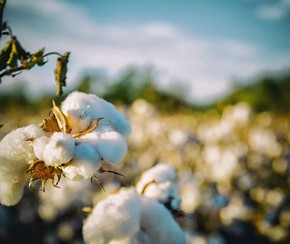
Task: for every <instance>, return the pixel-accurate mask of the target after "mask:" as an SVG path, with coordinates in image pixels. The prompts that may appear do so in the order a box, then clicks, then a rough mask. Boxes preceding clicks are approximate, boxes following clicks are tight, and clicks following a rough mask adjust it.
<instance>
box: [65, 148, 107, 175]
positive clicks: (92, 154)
mask: <svg viewBox="0 0 290 244" xmlns="http://www.w3.org/2000/svg"><path fill="white" fill-rule="evenodd" d="M101 162H102V160H101V156H100V154H99V153H98V152H97V151H96V149H95V148H93V147H92V146H91V145H89V144H79V145H77V146H76V147H75V152H74V155H73V159H72V161H71V162H70V163H69V165H68V166H66V167H65V168H63V173H64V174H65V176H66V177H67V178H69V179H71V180H82V179H87V178H90V177H92V176H93V175H94V174H95V173H96V172H97V170H98V169H99V168H100V166H101Z"/></svg>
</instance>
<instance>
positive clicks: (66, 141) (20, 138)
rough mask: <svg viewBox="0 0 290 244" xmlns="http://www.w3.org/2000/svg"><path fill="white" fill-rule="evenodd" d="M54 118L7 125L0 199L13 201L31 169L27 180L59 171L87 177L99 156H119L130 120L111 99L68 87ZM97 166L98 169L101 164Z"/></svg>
mask: <svg viewBox="0 0 290 244" xmlns="http://www.w3.org/2000/svg"><path fill="white" fill-rule="evenodd" d="M52 112H53V114H54V119H52V118H50V119H48V120H46V121H45V122H44V127H42V128H43V129H41V128H40V127H38V126H35V125H30V126H27V127H24V128H20V129H17V130H15V131H12V132H11V133H10V134H8V135H7V136H5V137H4V138H3V140H2V141H1V142H0V159H1V161H0V172H1V179H3V180H2V181H1V185H0V199H1V203H2V204H4V205H14V204H16V203H17V202H18V201H19V200H20V198H21V196H22V192H23V188H24V186H25V184H26V183H27V181H28V179H29V174H27V172H26V171H29V172H31V173H32V176H31V178H30V184H32V182H34V181H36V180H41V181H42V184H43V190H44V184H45V182H46V181H47V180H50V181H51V182H52V184H53V185H54V186H56V185H57V183H58V182H55V179H54V177H55V176H56V177H57V178H58V179H57V180H58V181H59V180H60V178H61V176H62V175H65V176H66V177H67V178H68V179H71V180H82V179H87V178H91V177H93V176H94V174H95V173H96V172H97V171H98V170H100V169H101V166H102V162H104V161H105V162H107V163H112V164H114V163H117V162H120V161H121V160H122V159H123V158H124V157H125V155H126V153H127V140H126V139H127V136H128V135H129V134H130V133H131V126H130V124H129V122H128V121H127V120H126V119H125V117H124V116H123V114H122V113H120V112H119V111H118V110H117V109H116V108H115V107H114V106H113V105H112V104H111V103H109V102H107V101H105V100H103V99H101V98H99V97H97V96H95V95H93V94H85V93H81V92H73V93H71V94H70V95H69V96H68V97H67V98H66V99H65V100H64V101H63V102H62V104H61V107H60V108H59V107H57V106H56V105H55V104H54V107H53V109H52ZM102 171H104V170H103V169H102Z"/></svg>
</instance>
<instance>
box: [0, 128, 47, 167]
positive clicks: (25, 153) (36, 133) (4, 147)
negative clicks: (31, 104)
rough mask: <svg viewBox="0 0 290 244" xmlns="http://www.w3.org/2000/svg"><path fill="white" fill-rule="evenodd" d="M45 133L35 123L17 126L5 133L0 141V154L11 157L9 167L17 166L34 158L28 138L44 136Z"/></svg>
mask: <svg viewBox="0 0 290 244" xmlns="http://www.w3.org/2000/svg"><path fill="white" fill-rule="evenodd" d="M45 134H46V133H45V132H44V131H43V130H42V129H41V128H39V127H38V126H36V125H29V126H26V127H22V128H18V129H16V130H14V131H12V132H10V133H9V134H7V135H6V136H5V137H4V138H3V139H2V140H1V142H0V155H1V156H3V157H7V158H8V159H11V161H10V164H9V167H12V168H14V167H18V168H20V169H21V165H23V164H25V165H26V164H27V163H30V162H31V161H33V160H34V159H35V155H34V152H33V148H32V146H31V142H30V141H27V139H29V138H37V137H40V136H44V135H45Z"/></svg>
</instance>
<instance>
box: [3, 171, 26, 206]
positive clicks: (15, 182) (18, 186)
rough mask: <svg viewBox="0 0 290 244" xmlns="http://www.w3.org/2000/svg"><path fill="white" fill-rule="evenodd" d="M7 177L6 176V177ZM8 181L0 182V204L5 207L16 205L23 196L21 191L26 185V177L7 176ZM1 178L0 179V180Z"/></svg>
mask: <svg viewBox="0 0 290 244" xmlns="http://www.w3.org/2000/svg"><path fill="white" fill-rule="evenodd" d="M0 176H1V174H0ZM6 177H7V175H6ZM9 177H10V178H11V180H10V181H5V182H4V181H2V182H0V203H1V204H3V205H6V206H13V205H15V204H17V203H18V202H19V201H20V199H21V198H22V195H23V189H24V187H25V185H26V183H27V177H25V175H23V177H21V176H18V175H12V174H11V175H9ZM2 179H3V178H2V177H1V180H2Z"/></svg>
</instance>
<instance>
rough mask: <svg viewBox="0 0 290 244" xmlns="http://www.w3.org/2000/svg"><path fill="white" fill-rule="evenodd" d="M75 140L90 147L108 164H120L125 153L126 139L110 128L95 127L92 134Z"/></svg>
mask: <svg viewBox="0 0 290 244" xmlns="http://www.w3.org/2000/svg"><path fill="white" fill-rule="evenodd" d="M76 140H77V142H78V143H88V144H90V145H92V146H93V147H94V148H96V149H97V151H98V152H99V154H100V155H101V157H102V159H104V160H105V161H106V162H108V163H117V162H120V161H121V160H122V159H123V158H124V157H125V156H126V153H127V142H126V139H125V138H124V136H122V135H121V134H120V133H118V132H117V131H115V130H114V129H112V128H111V127H110V126H97V127H96V129H95V130H94V131H93V132H91V133H88V134H86V135H84V136H82V137H81V138H78V139H76Z"/></svg>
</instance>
